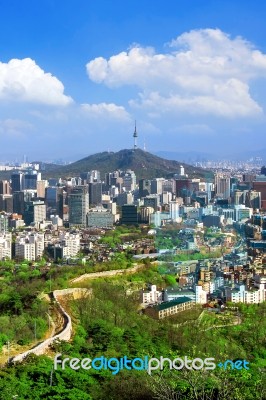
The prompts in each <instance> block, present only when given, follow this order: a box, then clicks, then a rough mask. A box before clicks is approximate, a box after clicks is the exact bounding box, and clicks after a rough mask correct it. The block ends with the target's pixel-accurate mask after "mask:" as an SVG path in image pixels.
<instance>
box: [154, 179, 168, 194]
mask: <svg viewBox="0 0 266 400" xmlns="http://www.w3.org/2000/svg"><path fill="white" fill-rule="evenodd" d="M164 180H165V179H164V178H155V179H152V180H151V194H162V192H163V182H164Z"/></svg>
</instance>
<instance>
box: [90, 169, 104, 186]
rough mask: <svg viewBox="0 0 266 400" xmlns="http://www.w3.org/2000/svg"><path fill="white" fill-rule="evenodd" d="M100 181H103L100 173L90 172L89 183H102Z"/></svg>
mask: <svg viewBox="0 0 266 400" xmlns="http://www.w3.org/2000/svg"><path fill="white" fill-rule="evenodd" d="M100 181H101V173H100V171H97V170H92V171H90V172H88V175H87V183H93V182H100Z"/></svg>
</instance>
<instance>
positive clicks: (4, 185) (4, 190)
mask: <svg viewBox="0 0 266 400" xmlns="http://www.w3.org/2000/svg"><path fill="white" fill-rule="evenodd" d="M10 191H11V190H10V183H9V181H7V180H4V181H0V194H4V195H5V194H10Z"/></svg>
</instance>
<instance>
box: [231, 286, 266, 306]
mask: <svg viewBox="0 0 266 400" xmlns="http://www.w3.org/2000/svg"><path fill="white" fill-rule="evenodd" d="M226 300H227V301H231V302H232V303H246V304H258V303H262V302H263V301H265V300H266V289H265V285H264V283H260V284H259V285H258V287H254V288H252V289H248V290H247V289H245V285H240V286H239V288H238V289H231V288H227V289H226Z"/></svg>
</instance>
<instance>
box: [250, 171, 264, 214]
mask: <svg viewBox="0 0 266 400" xmlns="http://www.w3.org/2000/svg"><path fill="white" fill-rule="evenodd" d="M262 176H263V177H264V175H259V176H257V178H256V181H254V182H253V190H256V191H257V192H260V193H261V208H262V209H263V210H266V180H265V181H264V179H263V178H262ZM264 178H265V177H264Z"/></svg>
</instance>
